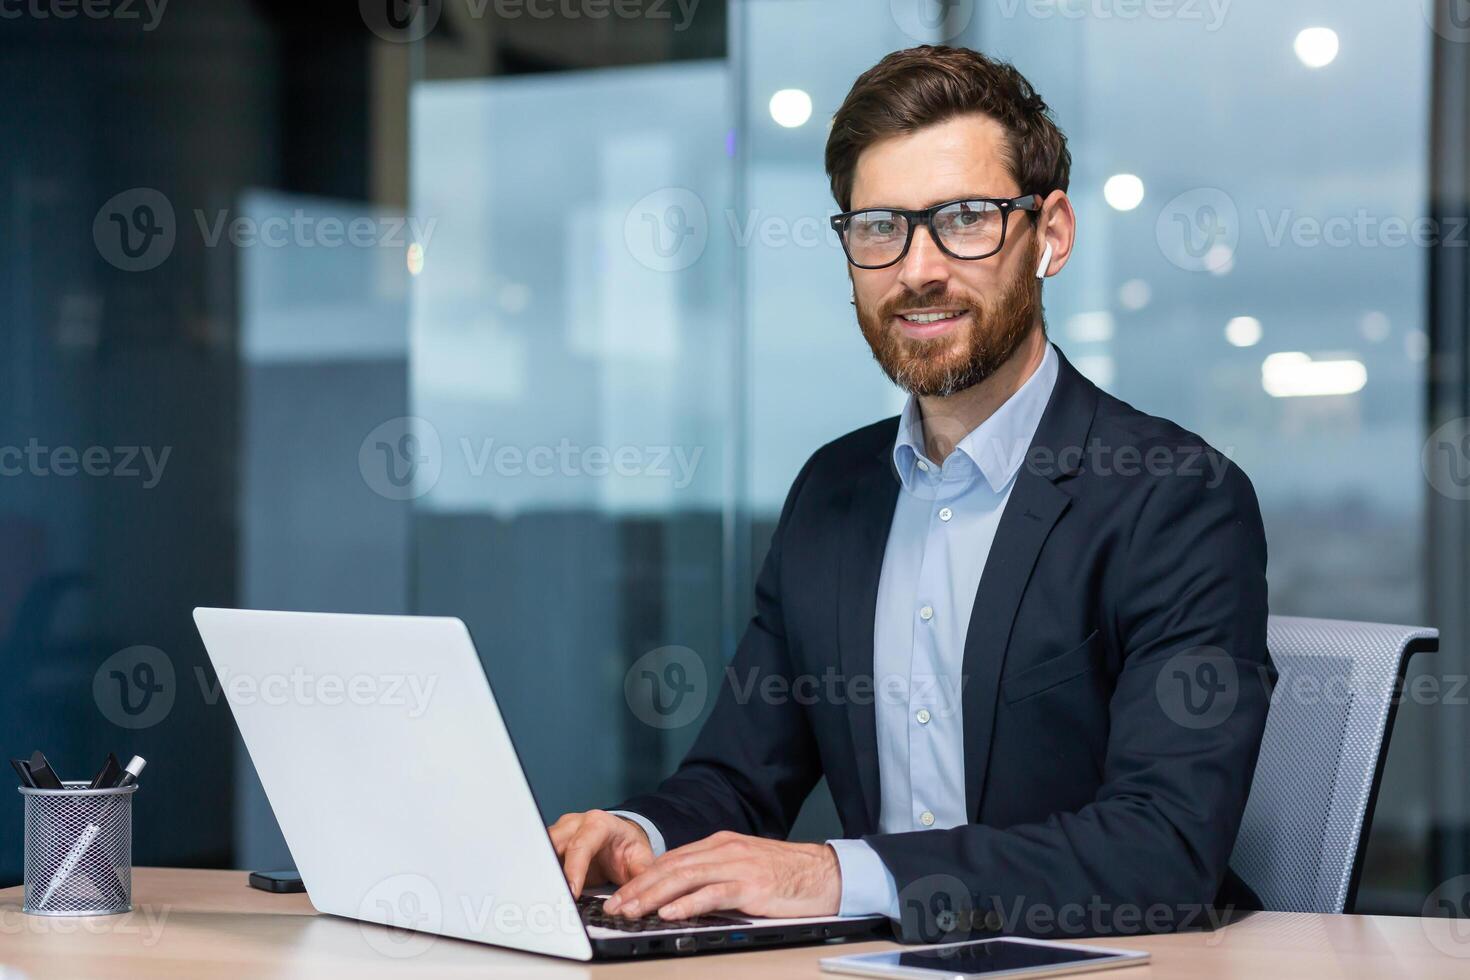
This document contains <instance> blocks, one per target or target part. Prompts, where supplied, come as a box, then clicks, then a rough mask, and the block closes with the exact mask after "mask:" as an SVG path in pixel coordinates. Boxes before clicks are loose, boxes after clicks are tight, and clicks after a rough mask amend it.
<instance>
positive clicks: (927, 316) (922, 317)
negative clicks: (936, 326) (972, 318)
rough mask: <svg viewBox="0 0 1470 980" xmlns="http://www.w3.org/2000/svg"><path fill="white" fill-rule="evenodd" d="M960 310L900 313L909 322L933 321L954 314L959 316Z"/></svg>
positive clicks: (947, 317) (944, 318)
mask: <svg viewBox="0 0 1470 980" xmlns="http://www.w3.org/2000/svg"><path fill="white" fill-rule="evenodd" d="M959 312H960V311H959V310H950V311H949V312H948V313H901V314H899V315H900V316H902V317H903V318H904V319H905V320H907V321H908V322H909V323H933V322H934V321H935V320H948V319H949V318H950V317H952V316H958V315H959Z"/></svg>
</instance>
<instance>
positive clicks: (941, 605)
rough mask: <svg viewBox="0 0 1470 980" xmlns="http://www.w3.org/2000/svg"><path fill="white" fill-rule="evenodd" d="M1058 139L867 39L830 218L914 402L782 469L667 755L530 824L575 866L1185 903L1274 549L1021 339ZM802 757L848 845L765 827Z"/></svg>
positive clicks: (1064, 171) (1235, 814) (980, 60)
mask: <svg viewBox="0 0 1470 980" xmlns="http://www.w3.org/2000/svg"><path fill="white" fill-rule="evenodd" d="M1070 163H1071V161H1070V155H1069V153H1068V150H1067V147H1066V140H1065V138H1064V137H1063V135H1062V134H1061V132H1060V131H1059V130H1058V129H1057V127H1056V126H1055V124H1054V123H1053V122H1052V120H1051V118H1050V115H1049V111H1048V109H1047V107H1046V105H1045V103H1043V102H1042V100H1041V99H1040V98H1038V97H1037V95H1036V93H1035V92H1034V91H1033V90H1032V88H1031V86H1030V84H1029V83H1028V82H1027V81H1026V80H1025V79H1024V78H1023V77H1022V76H1021V75H1020V74H1019V73H1018V72H1017V71H1016V70H1015V69H1014V68H1012V67H1011V66H1009V65H1006V64H1003V63H998V62H995V61H992V60H990V59H988V58H986V57H984V56H983V55H980V54H978V53H976V52H973V51H969V50H965V49H958V48H950V47H931V46H923V47H918V48H914V49H911V50H907V51H899V52H895V53H893V54H890V55H888V56H887V57H885V58H884V59H883V60H882V61H880V62H879V63H878V64H877V65H876V66H874V67H873V68H872V69H870V70H869V71H867V72H866V73H864V74H863V75H862V76H861V77H860V78H858V80H857V82H856V83H855V84H854V85H853V88H852V90H851V92H849V93H848V96H847V98H846V100H845V101H844V102H843V104H842V107H841V108H840V109H839V110H838V112H837V115H836V117H835V118H834V120H833V124H832V130H831V135H830V137H829V139H828V143H827V151H826V166H827V172H828V175H829V177H830V179H831V185H832V192H833V195H834V197H835V198H836V199H837V202H838V205H839V206H840V207H841V208H842V214H840V215H838V216H836V217H835V218H834V219H833V222H834V228H836V229H837V231H838V233H839V235H840V237H841V238H842V242H843V245H844V249H845V252H846V255H847V259H848V263H849V275H850V277H851V280H852V289H853V302H854V304H855V305H856V307H857V319H858V322H859V325H860V326H861V328H862V332H863V336H864V337H865V338H866V339H867V341H868V343H869V345H870V346H871V347H872V350H873V355H874V357H875V358H876V359H877V361H878V363H879V364H880V365H881V366H882V368H883V370H884V371H885V372H886V373H887V374H888V376H889V377H890V378H891V379H892V380H893V381H894V382H895V383H896V384H898V385H900V386H901V387H903V388H904V389H906V390H907V391H909V392H910V398H909V401H908V403H907V405H906V407H905V408H904V411H903V414H902V415H901V416H900V417H899V418H898V419H897V420H895V419H888V420H886V421H883V422H879V423H876V424H874V425H870V426H868V427H866V428H863V429H859V430H858V431H856V432H852V433H849V434H848V435H846V436H843V437H842V438H840V439H838V440H836V441H835V442H832V443H830V444H828V445H826V446H824V447H822V448H821V449H820V450H818V451H817V452H816V453H815V454H814V455H813V456H812V457H811V459H810V460H808V461H807V463H806V465H805V466H804V467H803V468H802V470H801V472H800V473H799V474H798V476H797V477H796V481H795V483H794V484H793V486H792V488H791V491H790V494H789V495H788V497H787V499H786V503H785V506H784V508H783V510H782V512H781V517H780V521H779V523H778V524H777V526H776V530H775V534H774V537H773V538H772V541H771V546H770V552H769V554H768V555H767V557H766V559H765V563H764V565H763V567H762V570H761V573H760V575H759V578H758V581H757V583H756V608H755V615H754V617H753V618H752V620H751V622H750V625H749V627H748V629H747V630H746V633H745V635H744V637H743V639H742V641H741V643H740V646H739V649H738V651H737V653H736V655H735V658H734V661H733V663H732V664H731V669H730V670H729V671H728V672H727V674H726V677H725V681H724V684H723V686H722V689H721V691H720V695H719V699H718V702H717V704H716V706H715V708H714V710H713V712H712V713H711V715H710V717H709V718H708V720H707V722H706V724H705V726H704V729H703V730H702V732H701V733H700V736H699V738H698V739H697V741H696V742H695V744H694V747H693V748H692V750H691V751H690V753H689V755H688V757H687V758H686V759H685V760H684V762H683V764H682V765H681V766H680V767H679V769H678V771H677V772H676V773H674V775H673V776H671V777H670V778H669V779H667V780H665V781H664V782H663V784H662V785H661V786H660V787H659V789H658V791H657V792H655V793H653V794H651V795H647V796H641V797H637V798H635V799H632V800H629V801H627V802H625V803H624V804H623V805H622V806H621V807H620V808H619V809H618V810H617V811H615V812H604V811H598V810H593V811H589V812H586V813H576V814H568V815H566V816H563V817H562V818H561V819H560V820H558V821H557V822H556V823H555V825H554V826H553V827H552V828H551V836H552V841H553V843H554V845H555V847H556V849H557V853H558V854H559V855H560V856H561V858H562V861H563V865H564V869H565V872H566V875H567V879H568V881H569V882H570V884H571V887H572V890H573V891H574V892H577V893H580V892H581V890H582V888H583V887H585V886H587V885H591V884H595V883H600V882H604V881H610V882H612V883H614V884H616V885H618V886H620V887H619V888H618V890H617V892H616V893H615V894H614V895H613V896H612V897H611V898H610V899H609V900H608V902H607V904H606V910H607V911H609V912H612V913H616V914H621V915H629V916H637V915H649V914H654V913H657V914H659V915H661V916H663V917H665V918H685V917H688V916H692V915H696V914H700V913H704V912H708V911H712V910H716V909H733V910H739V911H742V912H746V913H749V914H754V915H768V916H805V915H828V914H842V915H848V914H867V913H885V914H887V915H888V916H890V917H892V918H893V919H895V920H899V925H900V929H899V931H900V935H901V937H902V938H904V939H909V940H932V939H934V938H943V937H954V936H956V935H959V934H963V933H969V932H970V931H971V930H981V931H996V930H999V931H1005V932H1018V933H1025V934H1033V935H1078V934H1088V933H1106V932H1119V931H1122V932H1126V931H1138V930H1140V929H1145V928H1146V929H1150V930H1167V929H1175V928H1180V927H1183V926H1185V925H1188V924H1190V923H1191V922H1193V921H1196V920H1199V921H1203V918H1202V916H1201V914H1202V913H1203V912H1204V911H1205V910H1207V909H1211V908H1212V907H1213V906H1212V903H1213V902H1215V901H1217V896H1218V895H1219V893H1220V890H1221V888H1222V885H1223V884H1225V883H1226V879H1227V870H1228V869H1227V861H1228V859H1229V856H1230V852H1231V849H1232V847H1233V844H1234V841H1235V836H1236V832H1237V830H1238V828H1239V824H1240V819H1241V814H1242V811H1243V809H1244V807H1245V801H1246V795H1247V791H1248V789H1249V786H1250V781H1251V775H1252V772H1253V770H1254V767H1255V760H1256V754H1257V751H1258V748H1259V744H1260V738H1261V733H1262V730H1263V728H1264V725H1265V718H1266V709H1267V701H1268V688H1269V684H1270V681H1271V677H1272V671H1271V669H1270V667H1269V663H1268V660H1267V655H1266V616H1267V606H1266V579H1265V566H1266V544H1265V540H1264V534H1263V531H1262V526H1261V518H1260V513H1259V509H1258V506H1257V503H1256V499H1255V494H1254V491H1253V490H1252V488H1251V485H1250V482H1249V480H1247V478H1246V477H1245V475H1244V474H1243V473H1242V472H1241V471H1240V470H1239V469H1237V468H1236V467H1235V466H1234V465H1233V464H1231V463H1230V462H1229V461H1228V460H1227V459H1225V457H1223V456H1222V455H1221V454H1219V453H1217V452H1216V451H1215V450H1213V449H1211V448H1210V447H1209V446H1208V445H1206V444H1205V443H1204V442H1203V440H1201V439H1200V438H1199V437H1198V436H1196V435H1193V434H1192V433H1189V432H1187V431H1184V430H1183V429H1181V428H1180V427H1178V426H1176V425H1174V424H1173V423H1171V422H1168V421H1166V420H1163V419H1159V418H1155V417H1152V416H1149V415H1145V414H1143V413H1142V412H1139V411H1138V410H1136V409H1134V408H1133V407H1131V406H1129V405H1127V404H1125V403H1123V402H1121V401H1118V400H1117V399H1115V398H1113V397H1111V396H1109V395H1107V394H1106V393H1104V392H1102V391H1100V390H1099V389H1098V388H1097V387H1095V386H1094V385H1093V384H1092V383H1091V382H1089V381H1088V380H1087V379H1086V378H1084V377H1082V375H1080V374H1079V373H1078V372H1077V371H1076V369H1074V368H1073V367H1072V366H1071V365H1070V364H1069V363H1068V362H1067V360H1066V358H1065V357H1063V356H1062V355H1061V353H1060V352H1059V351H1058V350H1057V349H1056V348H1055V347H1053V346H1052V345H1051V344H1049V343H1048V341H1047V338H1046V332H1045V323H1044V319H1043V316H1042V306H1041V285H1042V282H1041V281H1042V279H1043V278H1044V277H1045V276H1050V275H1055V274H1057V273H1058V272H1060V271H1061V270H1062V269H1063V268H1064V267H1065V266H1066V264H1067V260H1068V258H1069V256H1070V255H1071V252H1072V245H1073V237H1074V231H1075V216H1074V213H1073V210H1072V205H1071V203H1070V201H1069V200H1068V198H1067V193H1066V191H1067V182H1068V171H1069V169H1070ZM772 679H774V681H775V682H776V683H775V685H774V686H770V682H771V681H772ZM833 679H835V683H832V681H833ZM803 682H805V684H804V683H803ZM763 685H766V686H763ZM803 690H805V691H809V692H815V693H816V696H815V697H805V698H802V697H799V696H798V693H799V692H801V691H803ZM772 691H776V692H788V693H786V694H785V696H771V693H770V692H772ZM824 775H825V776H826V778H827V783H828V786H829V788H830V789H831V792H832V796H833V799H834V800H835V802H836V805H837V811H838V814H839V816H840V818H841V821H842V826H843V837H842V838H841V839H836V840H831V841H827V842H826V843H825V844H804V843H790V842H787V841H785V840H784V838H785V837H786V835H787V833H788V831H789V830H790V827H791V824H792V821H793V820H794V819H795V817H796V815H797V812H798V810H799V809H800V807H801V805H802V802H803V800H805V798H806V796H807V794H808V793H809V792H810V790H811V789H812V787H813V786H814V785H815V783H816V782H817V781H818V779H819V778H821V777H822V776H824ZM1232 883H1233V879H1232ZM915 912H916V913H917V914H916V915H911V913H915ZM936 926H937V929H936Z"/></svg>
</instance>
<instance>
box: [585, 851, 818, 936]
mask: <svg viewBox="0 0 1470 980" xmlns="http://www.w3.org/2000/svg"><path fill="white" fill-rule="evenodd" d="M841 904H842V872H841V869H840V867H839V865H838V863H837V852H836V851H834V850H832V848H830V847H828V846H827V845H826V844H791V843H787V842H786V841H774V840H767V839H766V838H764V837H747V836H745V835H743V834H735V833H731V832H729V831H721V832H720V833H718V834H714V835H712V836H709V837H706V838H705V839H704V840H701V841H695V842H694V843H693V844H686V845H685V846H684V847H680V848H675V849H674V850H672V851H669V852H668V853H667V854H665V855H663V856H662V857H660V858H658V859H657V860H656V861H654V862H653V866H652V867H650V868H649V869H648V870H646V871H644V872H642V873H641V874H639V875H638V876H637V877H635V878H634V879H633V880H632V881H629V882H628V883H627V884H625V885H623V887H621V888H619V889H618V890H617V892H616V893H614V894H613V895H612V896H611V897H610V898H609V899H608V900H607V901H606V902H605V903H603V906H602V908H603V911H604V912H609V913H614V914H617V915H626V916H629V917H630V918H631V917H634V916H639V915H650V914H652V913H653V912H657V913H658V914H659V915H660V916H661V917H663V918H665V919H687V918H689V917H691V916H695V915H703V914H705V913H706V912H715V911H718V910H721V909H733V910H735V911H739V912H745V913H746V914H748V915H764V916H775V917H779V918H796V917H800V916H808V915H836V914H837V911H838V909H839V907H840V906H841Z"/></svg>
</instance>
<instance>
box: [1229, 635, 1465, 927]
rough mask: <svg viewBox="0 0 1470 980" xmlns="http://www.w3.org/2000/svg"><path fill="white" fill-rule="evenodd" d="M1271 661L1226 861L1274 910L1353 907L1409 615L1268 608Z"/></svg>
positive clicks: (1433, 641) (1419, 638) (1432, 639)
mask: <svg viewBox="0 0 1470 980" xmlns="http://www.w3.org/2000/svg"><path fill="white" fill-rule="evenodd" d="M1266 646H1267V649H1268V650H1269V651H1270V653H1271V661H1272V663H1273V664H1274V665H1275V667H1276V670H1277V671H1278V673H1279V677H1278V679H1277V682H1276V687H1275V689H1274V691H1273V693H1272V698H1271V710H1270V713H1269V714H1268V715H1267V717H1266V732H1265V736H1264V737H1263V739H1262V741H1261V754H1260V758H1259V761H1258V762H1257V763H1256V772H1255V778H1254V780H1253V781H1252V783H1251V792H1250V799H1249V801H1248V802H1247V803H1246V808H1245V818H1244V820H1243V822H1242V823H1241V827H1240V835H1239V836H1238V837H1237V838H1236V841H1235V851H1234V853H1233V854H1232V855H1231V859H1230V865H1231V867H1232V868H1234V869H1235V872H1236V874H1238V875H1239V876H1240V877H1241V878H1242V879H1243V880H1244V881H1245V882H1246V884H1248V885H1250V886H1251V888H1252V889H1254V890H1255V893H1256V895H1257V896H1258V897H1259V898H1260V900H1261V904H1262V907H1263V908H1265V909H1268V910H1271V911H1277V912H1343V911H1346V910H1347V909H1349V908H1351V907H1352V904H1353V900H1354V897H1355V893H1356V892H1357V887H1358V874H1359V872H1360V871H1361V869H1362V863H1363V851H1364V847H1365V845H1366V843H1367V839H1368V835H1367V828H1368V825H1369V822H1370V820H1371V818H1372V811H1373V803H1374V799H1375V797H1376V796H1377V793H1378V779H1379V775H1380V773H1381V771H1382V765H1383V760H1384V758H1385V757H1386V755H1387V752H1388V736H1389V732H1390V730H1391V728H1392V725H1393V714H1394V708H1395V706H1396V704H1397V701H1398V698H1397V696H1396V695H1397V694H1398V692H1399V691H1400V689H1401V688H1400V684H1401V682H1402V678H1403V676H1404V670H1405V667H1406V665H1407V663H1408V660H1409V657H1410V656H1412V655H1413V654H1415V653H1418V652H1420V651H1424V650H1435V649H1438V647H1439V632H1438V631H1437V630H1433V629H1425V628H1421V627H1415V626H1389V625H1385V624H1381V623H1353V622H1345V621H1341V620H1332V619H1302V618H1297V617H1294V616H1272V617H1271V618H1270V622H1269V625H1268V626H1267V631H1266Z"/></svg>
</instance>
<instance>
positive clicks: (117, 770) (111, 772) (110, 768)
mask: <svg viewBox="0 0 1470 980" xmlns="http://www.w3.org/2000/svg"><path fill="white" fill-rule="evenodd" d="M121 775H122V763H121V762H118V761H117V756H116V755H114V754H113V753H111V752H109V753H107V761H106V762H104V763H102V768H101V769H99V770H97V775H95V776H93V777H92V782H91V784H90V785H88V786H87V788H88V789H108V788H109V787H111V786H114V785H115V784H116V783H117V777H118V776H121Z"/></svg>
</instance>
